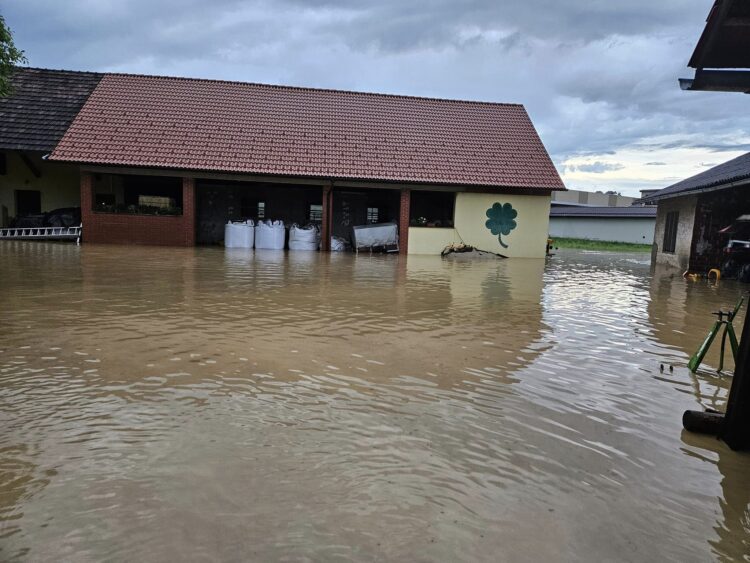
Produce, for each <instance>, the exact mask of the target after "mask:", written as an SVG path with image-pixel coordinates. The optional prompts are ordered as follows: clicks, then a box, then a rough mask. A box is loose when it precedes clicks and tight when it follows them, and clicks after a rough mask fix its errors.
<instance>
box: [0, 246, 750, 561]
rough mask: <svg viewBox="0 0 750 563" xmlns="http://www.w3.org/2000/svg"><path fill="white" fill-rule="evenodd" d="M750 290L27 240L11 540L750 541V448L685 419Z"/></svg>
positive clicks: (2, 489)
mask: <svg viewBox="0 0 750 563" xmlns="http://www.w3.org/2000/svg"><path fill="white" fill-rule="evenodd" d="M743 289H744V288H743V287H742V286H741V285H738V284H736V283H734V282H725V281H722V282H720V283H719V284H718V285H716V286H714V285H709V284H708V283H707V282H690V281H685V280H683V279H682V278H681V277H680V276H679V272H676V271H673V270H663V271H662V270H656V271H654V272H652V271H651V269H650V267H649V256H648V255H643V254H632V255H631V254H619V253H618V254H606V253H586V252H577V251H567V252H563V251H561V252H559V253H558V255H557V256H554V257H552V258H551V259H549V260H548V261H546V262H545V261H543V260H520V259H515V260H513V259H512V260H500V261H481V262H474V263H464V262H452V261H448V260H441V259H440V258H437V257H435V258H433V257H414V256H412V257H409V258H408V259H403V258H399V257H397V256H368V255H360V256H358V257H357V256H352V255H344V254H330V255H328V254H318V253H305V252H296V253H287V254H285V253H276V252H273V251H268V252H265V253H264V252H257V253H255V254H253V253H252V251H249V252H248V251H243V250H232V251H225V250H223V249H219V248H197V249H174V248H170V249H158V248H134V247H114V246H113V247H103V246H90V245H88V246H87V245H84V246H82V247H76V246H74V245H65V244H43V243H42V244H40V243H14V242H5V243H2V244H0V312H1V315H2V317H1V319H2V322H1V323H0V560H2V561H6V560H11V561H12V560H16V559H17V560H23V561H61V560H68V561H101V560H107V561H136V560H138V561H219V560H221V561H277V560H278V561H282V560H287V561H337V560H354V561H596V562H599V561H681V562H684V561H712V560H715V561H750V555H749V554H750V507H749V506H748V504H749V503H750V455H747V454H738V453H735V452H732V451H730V450H729V449H728V448H727V447H726V446H724V445H723V444H722V443H721V442H718V441H716V440H715V439H712V438H705V437H697V436H695V435H689V434H687V433H685V432H683V431H682V427H681V416H682V412H683V411H684V410H685V409H700V408H703V407H710V408H718V409H723V406H724V401H725V398H726V395H727V391H728V388H729V385H730V383H731V377H730V376H728V375H718V374H716V372H715V371H713V370H712V369H711V366H714V367H715V366H716V365H717V364H718V354H717V353H716V352H715V351H714V352H713V353H712V354H710V355H709V357H708V359H707V362H708V364H709V365H708V366H707V367H706V369H705V370H703V371H702V372H700V373H699V374H698V375H692V374H690V373H689V372H688V370H687V369H686V367H685V365H686V363H687V359H688V357H689V355H690V354H691V353H692V352H693V351H694V349H695V348H696V347H697V345H698V344H699V342H700V341H701V340H702V339H703V337H704V336H705V333H706V331H707V329H708V327H709V326H710V323H711V322H712V319H713V317H712V316H711V315H710V312H711V311H714V310H716V309H717V308H719V307H723V308H727V307H729V306H731V305H733V304H734V302H735V300H736V299H737V297H738V296H739V295H741V293H742V291H743ZM737 326H738V329H739V327H741V322H740V323H737ZM660 364H663V365H664V366H665V370H664V372H663V373H662V372H661V371H660V368H659V366H660ZM669 365H673V366H674V371H670V370H669V367H668V366H669ZM729 367H732V366H731V362H730V366H729Z"/></svg>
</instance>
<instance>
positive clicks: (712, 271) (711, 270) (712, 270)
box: [706, 268, 721, 281]
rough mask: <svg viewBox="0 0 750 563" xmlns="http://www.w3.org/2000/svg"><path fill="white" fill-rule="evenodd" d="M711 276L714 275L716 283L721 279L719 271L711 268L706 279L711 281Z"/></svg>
mask: <svg viewBox="0 0 750 563" xmlns="http://www.w3.org/2000/svg"><path fill="white" fill-rule="evenodd" d="M711 274H716V281H719V280H720V279H721V270H719V269H718V268H711V269H710V270H709V271H708V276H706V277H708V279H711Z"/></svg>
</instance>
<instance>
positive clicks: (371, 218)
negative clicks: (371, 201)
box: [360, 207, 378, 223]
mask: <svg viewBox="0 0 750 563" xmlns="http://www.w3.org/2000/svg"><path fill="white" fill-rule="evenodd" d="M360 213H361V212H360ZM367 222H368V223H377V222H378V208H377V207H368V208H367Z"/></svg>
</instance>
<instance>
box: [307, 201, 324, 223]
mask: <svg viewBox="0 0 750 563" xmlns="http://www.w3.org/2000/svg"><path fill="white" fill-rule="evenodd" d="M308 218H309V220H310V222H311V223H322V222H323V206H322V205H320V204H316V203H311V204H310V214H309V217H308Z"/></svg>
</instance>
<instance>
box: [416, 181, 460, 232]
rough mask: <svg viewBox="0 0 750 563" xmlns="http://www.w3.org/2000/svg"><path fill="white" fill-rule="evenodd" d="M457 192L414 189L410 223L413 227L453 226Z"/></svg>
mask: <svg viewBox="0 0 750 563" xmlns="http://www.w3.org/2000/svg"><path fill="white" fill-rule="evenodd" d="M455 204H456V194H455V193H453V192H434V191H422V190H412V192H411V205H410V206H409V224H410V225H411V226H413V227H438V228H439V227H442V228H451V227H453V210H454V208H455Z"/></svg>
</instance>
